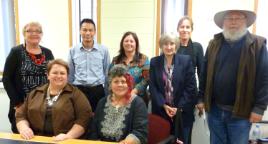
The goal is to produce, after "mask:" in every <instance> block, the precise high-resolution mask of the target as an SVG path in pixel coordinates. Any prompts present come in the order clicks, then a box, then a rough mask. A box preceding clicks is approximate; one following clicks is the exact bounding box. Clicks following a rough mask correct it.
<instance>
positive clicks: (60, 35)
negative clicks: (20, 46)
mask: <svg viewBox="0 0 268 144" xmlns="http://www.w3.org/2000/svg"><path fill="white" fill-rule="evenodd" d="M18 17H19V31H20V43H23V35H22V28H23V26H24V25H25V24H27V23H29V22H31V21H38V22H40V23H41V25H42V27H43V33H44V34H43V38H42V42H41V45H43V46H45V47H47V48H49V49H51V50H52V52H53V54H54V56H55V58H63V59H67V55H68V51H69V47H70V46H69V13H68V0H18Z"/></svg>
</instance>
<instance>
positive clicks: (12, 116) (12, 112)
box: [8, 104, 18, 133]
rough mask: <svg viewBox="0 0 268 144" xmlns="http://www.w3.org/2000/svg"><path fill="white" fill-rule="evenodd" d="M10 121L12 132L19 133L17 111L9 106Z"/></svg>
mask: <svg viewBox="0 0 268 144" xmlns="http://www.w3.org/2000/svg"><path fill="white" fill-rule="evenodd" d="M8 119H9V122H10V124H11V130H12V132H13V133H18V129H17V126H16V117H15V109H14V106H13V105H11V104H9V112H8Z"/></svg>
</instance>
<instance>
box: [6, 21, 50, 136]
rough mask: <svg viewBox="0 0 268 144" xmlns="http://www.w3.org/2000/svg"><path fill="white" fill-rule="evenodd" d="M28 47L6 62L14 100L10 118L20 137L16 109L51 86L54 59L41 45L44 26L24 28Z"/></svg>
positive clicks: (17, 50) (21, 47)
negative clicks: (49, 66) (49, 68)
mask: <svg viewBox="0 0 268 144" xmlns="http://www.w3.org/2000/svg"><path fill="white" fill-rule="evenodd" d="M23 36H24V44H20V45H18V46H15V47H13V48H12V49H11V51H10V53H9V55H8V57H7V58H6V62H5V66H4V73H3V84H4V88H5V90H6V92H7V95H8V97H9V99H10V107H9V113H8V118H9V121H10V123H11V129H12V131H13V132H15V133H17V132H18V131H17V129H16V122H15V109H16V108H19V107H20V106H21V105H22V104H23V102H24V99H25V97H26V95H27V94H28V93H29V92H30V91H31V90H32V89H34V88H35V87H37V86H39V85H42V84H45V83H47V75H46V74H47V67H46V66H47V63H48V61H50V60H53V59H54V56H53V54H52V52H51V50H49V49H48V48H45V47H43V46H41V45H40V42H41V39H42V36H43V29H42V26H41V24H40V23H38V22H30V23H28V24H26V25H25V26H24V27H23Z"/></svg>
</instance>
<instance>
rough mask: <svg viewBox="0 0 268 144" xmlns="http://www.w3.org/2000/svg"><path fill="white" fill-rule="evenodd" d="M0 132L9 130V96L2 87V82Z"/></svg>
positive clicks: (0, 85) (1, 84)
mask: <svg viewBox="0 0 268 144" xmlns="http://www.w3.org/2000/svg"><path fill="white" fill-rule="evenodd" d="M0 97H1V100H0V106H1V108H0V123H1V124H0V132H11V129H10V123H9V120H8V116H7V114H8V109H9V98H8V96H7V94H6V91H5V90H4V88H3V83H2V82H0Z"/></svg>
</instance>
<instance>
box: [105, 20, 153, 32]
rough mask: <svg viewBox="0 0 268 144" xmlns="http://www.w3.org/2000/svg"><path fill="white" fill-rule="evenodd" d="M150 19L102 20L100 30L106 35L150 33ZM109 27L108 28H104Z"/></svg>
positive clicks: (151, 28)
mask: <svg viewBox="0 0 268 144" xmlns="http://www.w3.org/2000/svg"><path fill="white" fill-rule="evenodd" d="M153 25H154V22H153V19H152V18H120V19H114V18H106V19H103V20H102V30H103V31H105V33H108V34H114V33H122V34H123V33H124V32H126V31H134V32H136V33H152V31H153V30H154V27H153ZM106 26H109V27H106Z"/></svg>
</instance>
